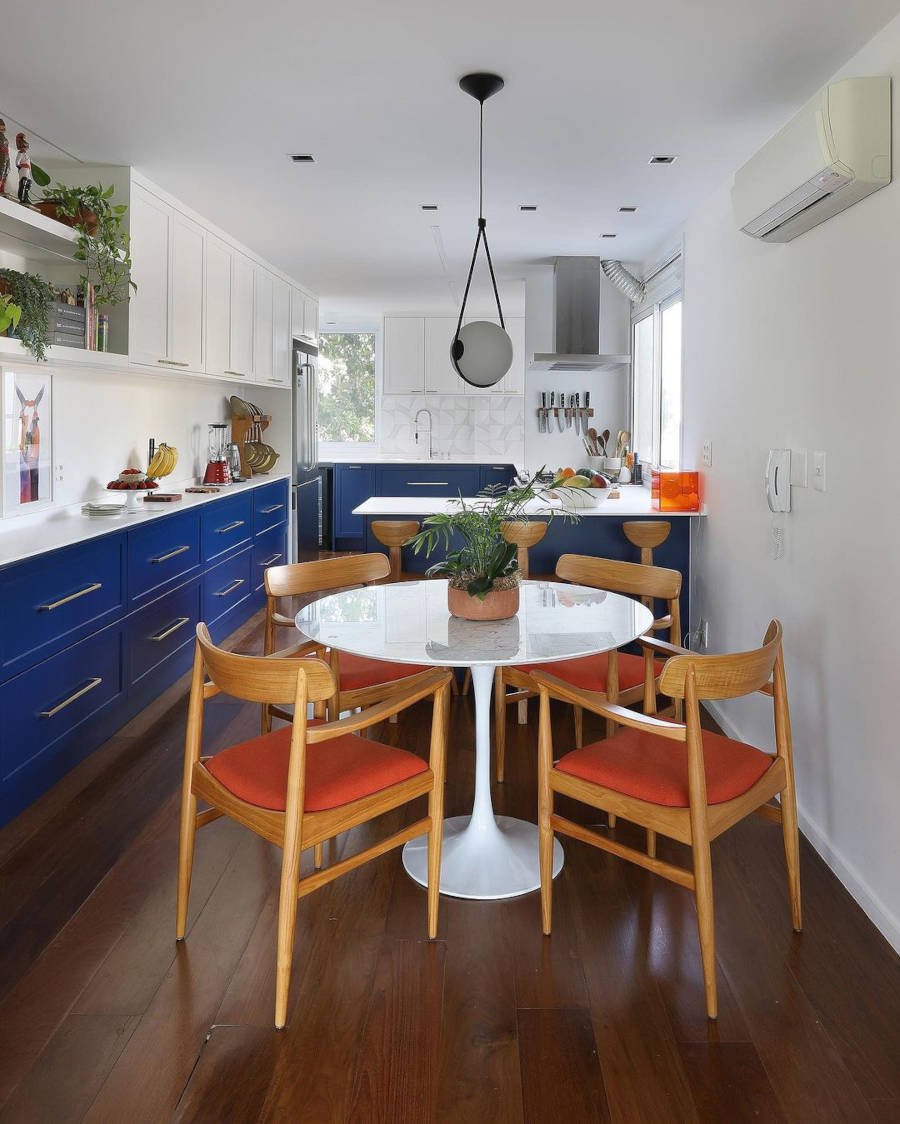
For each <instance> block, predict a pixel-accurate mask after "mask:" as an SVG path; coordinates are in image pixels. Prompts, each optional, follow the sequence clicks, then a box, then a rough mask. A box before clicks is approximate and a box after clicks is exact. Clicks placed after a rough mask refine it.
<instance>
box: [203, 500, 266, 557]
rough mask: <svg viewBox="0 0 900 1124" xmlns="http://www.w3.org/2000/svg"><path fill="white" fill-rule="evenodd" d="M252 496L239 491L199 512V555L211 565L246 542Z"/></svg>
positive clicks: (249, 526)
mask: <svg viewBox="0 0 900 1124" xmlns="http://www.w3.org/2000/svg"><path fill="white" fill-rule="evenodd" d="M252 508H253V495H252V493H251V492H242V493H240V494H239V495H236V496H229V497H228V498H227V499H224V500H215V501H214V502H213V503H211V504H208V505H207V506H205V507H203V508H201V509H200V553H201V558H202V560H203V561H204V562H212V561H214V560H215V559H216V558H221V557H222V556H223V555H225V554H227V553H228V552H229V551H231V550H234V549H236V548H237V547H239V546H241V545H243V544H244V543H248V542H249V541H250V536H251V534H252V532H253V522H252V521H253V514H252Z"/></svg>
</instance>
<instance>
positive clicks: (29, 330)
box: [0, 269, 53, 360]
mask: <svg viewBox="0 0 900 1124" xmlns="http://www.w3.org/2000/svg"><path fill="white" fill-rule="evenodd" d="M4 296H5V297H8V298H9V300H10V301H11V302H12V304H13V305H15V306H16V307H18V309H19V310H20V311H19V316H18V319H17V320H16V323H15V329H16V335H17V336H18V337H19V339H20V340H21V341H22V343H23V344H24V346H25V347H26V348H27V349H28V351H30V352H31V354H32V355H33V356H34V357H35V359H37V360H41V359H45V358H46V357H47V342H48V341H47V330H48V322H47V313H48V311H49V308H50V302H51V301H52V300H53V287H52V285H50V284H49V282H47V281H45V280H44V279H43V278H42V277H38V276H37V274H35V273H20V272H19V271H18V270H17V269H0V300H2V299H3V297H4ZM10 326H11V324H7V328H9V327H10Z"/></svg>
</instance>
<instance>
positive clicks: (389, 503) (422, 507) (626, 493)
mask: <svg viewBox="0 0 900 1124" xmlns="http://www.w3.org/2000/svg"><path fill="white" fill-rule="evenodd" d="M591 492H592V493H593V492H594V489H591ZM619 494H620V497H621V498H620V499H617V500H615V499H609V498H608V497H605V496H604V498H603V499H601V501H600V503H599V504H598V505H597V507H586V508H579V509H578V510H577V514H578V515H579V516H584V517H586V518H592V517H594V516H597V515H607V516H610V515H611V516H621V515H625V516H630V515H653V516H657V517H658V518H660V519H670V518H676V517H679V516H680V517H682V518H683V517H685V516H691V515H702V514H704V512H703V511H702V510H701V511H700V512H696V511H655V510H654V509H653V508H652V507H651V506H650V489H649V488H644V487H642V486H641V485H639V484H624V485H620V486H619ZM484 499H485V497H484V496H477V497H475V496H466V497H465V500H466V503H467V504H474V503H483V502H484ZM456 510H458V508H457V504H456V500H454V499H439V498H437V497H434V496H373V497H372V498H371V499H368V500H365V501H364V502H363V503H361V504H360V505H359V507H355V508H354V509H353V514H354V515H436V514H437V513H438V512H445V513H450V514H452V513H453V512H454V511H456ZM560 510H561V508H560V506H553V507H550V506H548V505H546V504H539V503H538V504H534V505H533V506H532V505H529V506H528V507H527V508H526V511H527V513H528V514H529V515H541V514H548V515H549V514H550V512H551V511H555V512H559V511H560Z"/></svg>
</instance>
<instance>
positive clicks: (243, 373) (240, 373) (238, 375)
mask: <svg viewBox="0 0 900 1124" xmlns="http://www.w3.org/2000/svg"><path fill="white" fill-rule="evenodd" d="M222 374H223V375H234V376H235V377H236V378H239V379H249V378H250V376H249V375H248V374H247V373H246V371H223V372H222Z"/></svg>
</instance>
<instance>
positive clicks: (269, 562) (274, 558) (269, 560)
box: [260, 551, 281, 566]
mask: <svg viewBox="0 0 900 1124" xmlns="http://www.w3.org/2000/svg"><path fill="white" fill-rule="evenodd" d="M280 557H281V552H280V551H279V553H278V554H273V555H272V557H271V558H267V559H266V560H265V562H260V566H271V565H273V564H274V563H275V562H277V561H278V559H279V558H280Z"/></svg>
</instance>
